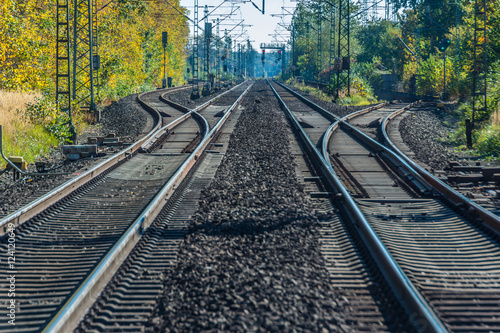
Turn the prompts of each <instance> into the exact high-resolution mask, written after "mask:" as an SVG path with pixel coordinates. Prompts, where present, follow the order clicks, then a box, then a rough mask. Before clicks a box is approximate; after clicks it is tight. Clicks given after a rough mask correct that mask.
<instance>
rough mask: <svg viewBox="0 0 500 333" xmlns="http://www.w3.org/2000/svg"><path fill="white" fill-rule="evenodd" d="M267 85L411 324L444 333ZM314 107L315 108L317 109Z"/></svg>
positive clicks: (359, 211) (328, 165)
mask: <svg viewBox="0 0 500 333" xmlns="http://www.w3.org/2000/svg"><path fill="white" fill-rule="evenodd" d="M268 83H269V85H270V86H271V89H272V90H273V92H274V94H275V95H276V97H277V98H278V100H279V102H280V104H281V105H282V107H283V108H284V109H285V111H286V115H287V116H288V118H289V119H290V120H291V122H292V126H293V127H294V128H295V129H296V130H297V131H298V133H299V135H300V137H301V138H302V140H303V141H304V142H305V144H306V147H307V149H308V150H309V152H311V153H312V155H313V156H314V157H315V160H316V161H317V162H318V166H319V168H320V170H321V172H322V173H323V175H324V176H325V179H326V180H327V182H328V183H329V185H330V186H331V187H332V188H333V189H334V190H335V191H336V195H335V200H336V201H337V202H338V203H339V205H338V206H339V207H341V208H342V209H343V210H344V211H345V213H346V215H347V216H348V218H349V220H350V221H351V222H352V223H353V225H354V227H355V229H356V230H357V231H358V232H359V234H360V236H361V238H362V239H363V241H364V243H365V244H366V246H367V247H368V249H369V251H370V253H371V255H372V256H373V258H374V260H375V262H376V263H377V264H378V265H379V267H380V268H381V271H382V273H383V275H384V277H385V278H386V279H387V280H388V281H389V285H390V286H391V289H392V291H393V292H394V294H395V295H396V298H397V299H398V300H399V301H400V302H401V304H402V305H403V307H404V308H405V310H406V311H407V313H408V315H409V317H410V320H411V322H412V325H413V326H415V327H416V329H417V330H418V331H419V332H447V331H448V330H447V329H446V327H445V326H444V324H443V323H442V322H441V321H440V320H439V318H438V317H437V315H436V313H435V312H434V310H433V309H432V308H431V307H430V305H429V304H428V303H427V302H426V301H425V299H424V298H423V296H422V295H421V294H420V293H419V292H418V290H417V289H416V288H415V286H414V285H413V283H412V282H411V281H410V280H409V279H408V277H407V276H406V274H405V273H404V272H403V270H402V269H401V267H400V266H399V265H398V263H397V262H396V261H395V259H394V258H393V257H392V255H391V254H390V253H389V251H388V250H387V248H386V247H385V246H384V245H383V243H382V241H381V240H380V238H379V237H378V236H377V234H376V233H375V231H374V230H373V228H372V227H371V225H370V223H369V222H368V220H367V219H366V217H365V216H364V215H363V213H362V212H361V210H360V209H359V207H358V206H357V204H356V202H355V201H354V199H353V198H352V196H351V195H350V194H349V192H348V191H347V190H346V189H345V187H344V186H343V185H342V183H341V181H340V180H339V179H338V177H337V176H336V174H335V171H334V170H333V167H332V166H331V164H330V163H329V162H327V160H326V159H325V156H324V155H323V154H322V153H321V152H320V151H319V150H318V148H317V147H316V146H315V145H314V144H313V143H312V141H311V140H310V138H309V137H308V136H307V134H306V132H305V131H304V129H303V128H302V126H300V124H299V122H298V121H297V119H296V118H295V117H294V116H293V113H292V111H291V110H290V109H289V108H288V107H287V106H286V104H285V102H284V101H283V99H282V98H281V97H280V96H279V94H278V93H277V91H276V90H275V89H274V87H273V86H272V85H271V83H270V82H269V80H268ZM297 95H298V94H297ZM309 102H310V101H309ZM310 103H312V102H310ZM312 104H314V103H312ZM314 105H316V104H314ZM317 107H318V108H319V106H317ZM323 111H324V112H326V113H327V114H329V115H331V114H330V113H329V112H328V111H326V110H324V109H323ZM332 116H333V115H332ZM334 117H335V116H334ZM336 118H338V117H336ZM323 137H325V136H323Z"/></svg>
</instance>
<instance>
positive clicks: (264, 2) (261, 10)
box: [250, 0, 266, 14]
mask: <svg viewBox="0 0 500 333" xmlns="http://www.w3.org/2000/svg"><path fill="white" fill-rule="evenodd" d="M250 2H251V3H252V5H253V6H254V7H255V8H257V10H258V11H259V12H261V13H262V14H265V4H266V0H262V9H260V8H259V6H257V5H256V4H255V3H254V2H253V1H251V0H250Z"/></svg>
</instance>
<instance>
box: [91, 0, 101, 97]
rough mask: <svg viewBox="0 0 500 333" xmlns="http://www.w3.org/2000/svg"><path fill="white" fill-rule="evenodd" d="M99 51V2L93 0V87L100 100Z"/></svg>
mask: <svg viewBox="0 0 500 333" xmlns="http://www.w3.org/2000/svg"><path fill="white" fill-rule="evenodd" d="M98 54H99V50H98V43H97V0H92V56H93V59H92V66H93V85H94V90H96V92H97V97H98V98H99V67H100V59H99V56H98Z"/></svg>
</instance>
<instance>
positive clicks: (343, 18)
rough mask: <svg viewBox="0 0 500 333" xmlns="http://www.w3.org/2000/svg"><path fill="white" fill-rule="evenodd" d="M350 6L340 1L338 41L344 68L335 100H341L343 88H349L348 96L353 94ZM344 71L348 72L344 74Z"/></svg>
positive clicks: (340, 74) (341, 71)
mask: <svg viewBox="0 0 500 333" xmlns="http://www.w3.org/2000/svg"><path fill="white" fill-rule="evenodd" d="M349 10H350V6H349V0H339V5H338V11H339V13H338V14H339V16H338V17H339V20H338V24H339V31H338V33H339V37H338V39H337V43H338V44H337V45H338V48H337V50H338V53H337V54H338V56H339V57H340V58H341V59H342V67H341V69H339V70H337V93H336V97H335V98H339V92H340V90H341V88H342V87H343V86H347V95H350V94H351V87H350V86H351V81H350V75H351V60H350V43H349V38H350V24H349V23H350V12H349ZM344 70H346V71H345V72H344Z"/></svg>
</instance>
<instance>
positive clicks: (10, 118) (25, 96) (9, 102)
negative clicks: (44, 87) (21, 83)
mask: <svg viewBox="0 0 500 333" xmlns="http://www.w3.org/2000/svg"><path fill="white" fill-rule="evenodd" d="M40 96H41V95H39V94H33V93H20V92H10V91H4V90H0V125H2V127H3V132H4V136H11V135H14V133H15V130H16V128H18V127H19V126H20V125H26V124H24V122H23V121H22V119H20V118H19V116H18V115H17V111H16V110H17V109H23V108H24V105H25V104H26V103H28V102H33V101H34V99H35V97H40Z"/></svg>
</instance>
